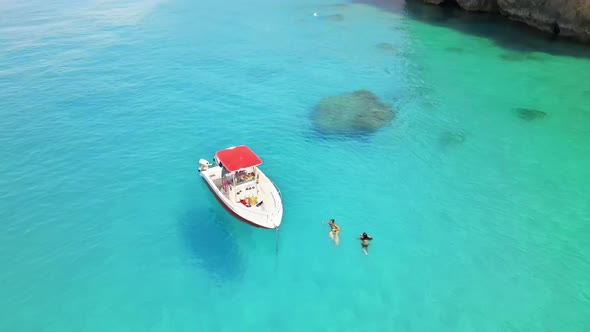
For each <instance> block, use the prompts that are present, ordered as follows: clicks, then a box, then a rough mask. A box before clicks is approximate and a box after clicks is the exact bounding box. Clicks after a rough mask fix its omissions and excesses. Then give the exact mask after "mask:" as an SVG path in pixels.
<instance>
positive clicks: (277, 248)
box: [275, 227, 279, 255]
mask: <svg viewBox="0 0 590 332" xmlns="http://www.w3.org/2000/svg"><path fill="white" fill-rule="evenodd" d="M275 230H276V232H275V234H276V235H275V251H276V254H277V255H278V254H279V227H275Z"/></svg>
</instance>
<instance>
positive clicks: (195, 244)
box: [178, 208, 243, 281]
mask: <svg viewBox="0 0 590 332" xmlns="http://www.w3.org/2000/svg"><path fill="white" fill-rule="evenodd" d="M219 219H220V216H219V215H217V214H216V213H215V211H213V210H212V209H207V208H202V209H199V208H192V209H190V210H188V211H187V212H186V213H185V214H184V215H181V216H180V217H179V218H178V228H179V232H180V236H181V238H182V240H183V242H184V244H185V245H186V248H187V250H188V252H189V254H190V256H191V258H190V260H191V263H193V264H196V265H198V266H199V267H201V268H203V269H205V270H206V271H207V273H209V274H211V275H212V277H214V278H215V279H218V280H221V281H236V280H239V279H240V278H241V276H242V272H243V262H242V260H241V258H240V255H239V252H238V247H237V245H236V243H234V242H233V240H232V238H231V235H230V234H229V232H228V231H227V230H226V229H224V226H223V221H222V220H219Z"/></svg>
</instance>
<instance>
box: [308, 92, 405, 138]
mask: <svg viewBox="0 0 590 332" xmlns="http://www.w3.org/2000/svg"><path fill="white" fill-rule="evenodd" d="M394 117H395V112H394V111H393V108H392V107H391V106H390V105H388V104H385V103H383V102H381V101H380V100H379V98H378V97H377V96H376V95H375V94H374V93H372V92H371V91H368V90H357V91H354V92H350V93H344V94H341V95H338V96H331V97H325V98H322V99H321V100H320V102H319V104H318V106H317V107H316V108H315V110H314V113H313V116H312V120H313V123H314V126H315V127H316V128H317V129H318V130H319V131H320V132H322V133H326V134H343V133H344V134H346V133H351V134H364V133H372V132H375V131H377V130H378V129H379V128H381V127H383V126H385V125H387V124H388V123H389V122H390V121H391V120H393V118H394Z"/></svg>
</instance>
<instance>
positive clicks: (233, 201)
mask: <svg viewBox="0 0 590 332" xmlns="http://www.w3.org/2000/svg"><path fill="white" fill-rule="evenodd" d="M261 164H262V160H261V159H260V157H258V156H257V155H256V154H255V153H254V152H253V151H252V150H251V149H250V148H249V147H248V146H246V145H240V146H232V147H229V148H226V149H223V150H219V151H217V152H216V153H215V156H214V157H213V163H209V161H208V160H206V159H200V160H199V173H200V175H201V177H202V178H203V180H204V181H205V183H206V184H207V187H208V188H209V190H210V191H211V192H212V193H213V195H214V196H215V198H217V200H218V201H219V203H221V205H222V206H223V207H224V208H225V210H227V211H228V212H229V213H230V214H231V215H233V216H234V217H235V218H237V219H239V220H241V221H243V222H246V223H248V224H250V225H252V226H256V227H259V228H274V229H277V230H278V228H279V226H280V225H281V220H282V219H283V202H282V198H281V193H280V191H279V189H278V187H277V186H276V185H275V184H274V182H272V181H271V180H270V179H269V178H268V176H266V174H264V172H262V170H261V169H260V168H259V167H258V166H260V165H261Z"/></svg>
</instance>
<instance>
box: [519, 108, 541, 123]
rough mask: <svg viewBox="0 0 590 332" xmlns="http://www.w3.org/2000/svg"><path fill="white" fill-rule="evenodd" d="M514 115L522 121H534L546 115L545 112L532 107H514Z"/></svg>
mask: <svg viewBox="0 0 590 332" xmlns="http://www.w3.org/2000/svg"><path fill="white" fill-rule="evenodd" d="M514 112H515V113H516V116H518V117H519V118H520V119H522V120H524V121H528V122H531V121H535V120H539V119H542V118H544V117H545V116H547V113H545V112H543V111H539V110H536V109H532V108H516V109H514Z"/></svg>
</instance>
